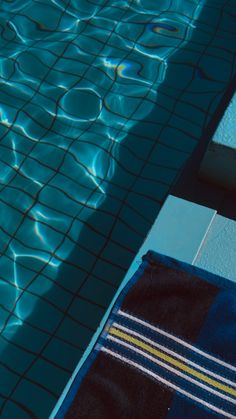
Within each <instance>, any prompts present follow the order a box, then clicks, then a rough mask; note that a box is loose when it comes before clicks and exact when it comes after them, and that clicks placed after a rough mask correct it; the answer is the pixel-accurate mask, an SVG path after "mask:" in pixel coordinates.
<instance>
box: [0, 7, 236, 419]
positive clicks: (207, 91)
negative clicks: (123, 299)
mask: <svg viewBox="0 0 236 419" xmlns="http://www.w3.org/2000/svg"><path fill="white" fill-rule="evenodd" d="M154 3H155V7H154V6H153V4H154ZM234 6H235V2H234V0H231V1H222V0H205V1H203V0H199V1H198V0H191V1H190V0H183V1H182V2H179V1H177V0H176V1H175V0H165V1H163V2H161V4H158V5H157V4H156V2H153V1H151V0H139V1H137V0H130V1H125V0H118V1H117V0H116V1H111V0H107V1H102V0H100V1H90V0H86V1H85V0H83V1H79V2H78V1H74V0H40V1H34V0H28V1H25V2H22V1H21V0H18V1H17V0H16V1H14V2H8V1H3V2H2V5H1V10H0V23H1V36H0V47H1V49H0V76H1V80H0V82H1V89H0V118H1V126H0V135H1V141H0V175H1V177H0V217H1V218H0V226H1V230H0V245H1V250H0V251H1V259H0V267H1V274H0V275H1V278H0V331H1V332H0V333H1V336H0V370H1V371H0V405H1V407H0V409H1V410H0V412H1V413H0V416H1V418H3V419H9V418H13V417H16V418H17V419H18V418H19V419H21V418H28V417H37V418H47V417H48V416H49V413H50V411H51V410H52V409H53V407H54V405H55V403H56V401H57V399H58V397H59V396H60V394H61V391H62V390H63V388H64V386H65V384H66V382H67V380H68V379H69V377H70V375H71V373H72V371H73V369H74V368H75V366H76V364H77V363H78V361H79V359H80V357H81V356H82V354H83V352H84V350H85V349H86V347H87V345H88V343H89V341H90V339H91V337H92V336H93V333H94V331H95V330H96V328H97V326H98V325H99V322H100V320H101V318H102V316H103V315H104V313H105V311H106V308H107V307H108V306H109V304H110V302H111V299H112V297H113V296H114V294H115V292H116V290H117V288H118V286H119V285H120V283H121V281H122V278H123V277H124V274H125V272H126V270H127V268H128V266H129V265H130V262H131V261H132V259H133V257H134V255H135V254H136V252H137V250H138V248H139V246H140V245H141V243H142V241H143V239H144V237H145V236H146V234H147V232H148V230H149V229H150V227H151V225H152V223H153V221H154V219H155V218H156V216H157V213H158V211H159V209H160V208H161V205H162V203H163V201H164V199H165V197H166V195H167V194H168V191H169V189H170V187H171V185H172V184H173V182H174V181H175V179H176V177H177V176H178V174H179V172H180V170H181V169H182V167H183V166H184V164H185V162H186V161H187V159H188V157H189V155H190V154H191V153H192V151H193V150H194V149H195V147H196V145H197V143H198V140H199V139H200V137H201V135H202V132H203V130H204V128H205V127H206V125H207V123H208V122H209V120H210V118H211V117H212V115H213V113H214V111H215V109H216V107H217V105H218V103H219V101H220V99H221V97H222V95H223V93H224V91H225V89H226V87H227V84H228V82H229V81H230V80H231V78H232V76H233V74H234V72H235V60H234V55H233V54H234V47H235V43H236V30H235V28H236V25H235V19H234V17H233V14H234Z"/></svg>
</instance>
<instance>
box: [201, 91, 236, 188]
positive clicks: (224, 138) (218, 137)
mask: <svg viewBox="0 0 236 419" xmlns="http://www.w3.org/2000/svg"><path fill="white" fill-rule="evenodd" d="M235 166H236V93H235V94H234V96H233V98H232V100H231V102H230V104H229V106H228V108H227V109H226V111H225V113H224V116H223V118H222V120H221V122H220V124H219V125H218V127H217V129H216V131H215V133H214V136H213V138H212V140H211V142H210V144H209V147H208V149H207V151H206V153H205V156H204V158H203V161H202V164H201V168H200V173H199V174H200V176H201V178H203V179H205V180H207V181H210V182H214V183H216V184H219V185H221V186H223V187H225V188H229V189H232V190H234V191H235V190H236V170H235Z"/></svg>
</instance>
